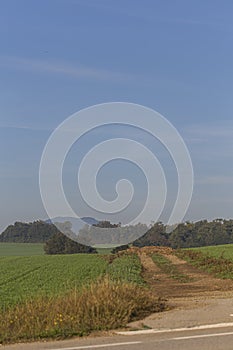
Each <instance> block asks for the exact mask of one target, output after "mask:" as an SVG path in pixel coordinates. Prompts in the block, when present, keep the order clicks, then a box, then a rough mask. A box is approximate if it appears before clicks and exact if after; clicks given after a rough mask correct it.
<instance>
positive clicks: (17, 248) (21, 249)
mask: <svg viewBox="0 0 233 350" xmlns="http://www.w3.org/2000/svg"><path fill="white" fill-rule="evenodd" d="M42 254H44V249H43V244H42V243H0V257H1V256H32V255H42Z"/></svg>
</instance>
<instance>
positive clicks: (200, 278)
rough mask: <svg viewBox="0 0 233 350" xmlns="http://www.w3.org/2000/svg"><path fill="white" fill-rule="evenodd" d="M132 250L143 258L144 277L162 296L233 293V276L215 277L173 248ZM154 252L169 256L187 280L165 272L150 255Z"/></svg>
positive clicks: (157, 293) (176, 296)
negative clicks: (177, 254)
mask: <svg viewBox="0 0 233 350" xmlns="http://www.w3.org/2000/svg"><path fill="white" fill-rule="evenodd" d="M132 250H134V252H135V253H137V254H138V256H139V258H140V260H141V263H142V266H143V277H144V279H145V280H146V281H147V283H148V284H149V285H150V286H151V289H152V291H154V292H155V294H156V295H158V296H160V297H165V298H183V297H191V296H196V295H199V296H200V295H207V294H208V295H209V296H210V297H211V296H212V297H213V296H214V295H216V296H220V295H222V296H224V295H225V296H227V295H228V294H229V295H230V294H231V295H232V294H233V280H230V279H220V278H216V277H214V276H212V275H211V274H208V273H205V272H203V271H201V270H199V269H197V268H195V267H194V266H192V265H191V264H189V263H187V262H186V261H185V260H182V259H179V258H178V257H177V256H175V255H174V253H173V250H172V249H171V248H166V247H161V248H160V247H144V248H136V249H135V248H133V249H132ZM152 253H159V254H161V255H163V256H165V257H166V258H167V259H169V260H170V261H171V263H172V264H173V265H175V266H176V268H177V270H178V271H179V273H181V274H184V275H186V276H187V282H180V281H178V280H175V279H173V278H171V277H170V276H169V275H167V274H164V273H162V272H161V270H160V268H159V267H157V266H156V264H155V263H154V262H153V260H152V258H151V257H150V254H152Z"/></svg>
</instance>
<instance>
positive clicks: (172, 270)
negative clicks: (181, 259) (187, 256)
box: [151, 253, 190, 283]
mask: <svg viewBox="0 0 233 350" xmlns="http://www.w3.org/2000/svg"><path fill="white" fill-rule="evenodd" d="M151 258H152V260H153V262H154V263H155V264H156V265H157V266H158V267H159V268H160V270H161V272H162V273H165V274H167V275H168V276H169V277H170V278H173V279H175V280H177V281H179V282H182V283H185V282H189V281H190V277H189V276H187V275H185V274H183V273H181V272H179V270H178V268H177V267H176V266H175V265H174V264H172V263H171V261H170V260H169V259H167V258H166V257H165V256H164V255H161V254H158V253H156V254H155V253H154V254H152V255H151Z"/></svg>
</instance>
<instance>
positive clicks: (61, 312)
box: [0, 277, 165, 343]
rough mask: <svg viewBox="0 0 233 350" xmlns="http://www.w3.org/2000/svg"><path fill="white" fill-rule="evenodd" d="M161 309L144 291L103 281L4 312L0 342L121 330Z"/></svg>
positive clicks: (1, 321) (148, 293)
mask: <svg viewBox="0 0 233 350" xmlns="http://www.w3.org/2000/svg"><path fill="white" fill-rule="evenodd" d="M164 309H165V303H164V301H163V300H160V299H158V298H156V297H155V296H154V295H152V294H151V293H150V292H149V291H148V290H147V289H145V288H143V287H139V286H137V285H136V284H130V283H124V282H118V281H111V280H110V279H109V278H108V277H105V278H102V279H100V280H98V281H97V282H93V283H91V284H90V285H88V286H85V287H83V288H82V289H81V290H78V291H75V290H74V291H72V292H69V293H68V294H66V295H64V296H60V297H50V298H49V297H41V298H37V299H34V300H28V301H27V302H25V303H23V304H19V305H17V306H15V307H14V308H11V309H8V310H6V311H4V312H3V313H2V314H1V315H0V342H1V343H7V342H15V341H23V340H29V339H31V340H32V339H41V338H56V337H57V338H65V337H69V336H72V335H79V336H82V335H86V334H89V333H90V332H91V331H96V330H109V329H115V328H119V327H124V326H126V325H127V323H128V322H130V321H132V320H135V319H140V318H143V317H144V316H146V315H148V314H150V313H152V312H159V311H162V310H164Z"/></svg>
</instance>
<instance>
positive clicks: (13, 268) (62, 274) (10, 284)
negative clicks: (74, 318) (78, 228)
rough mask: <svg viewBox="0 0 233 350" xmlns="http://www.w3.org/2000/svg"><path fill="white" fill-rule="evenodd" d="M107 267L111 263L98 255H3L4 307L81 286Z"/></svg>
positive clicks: (0, 301)
mask: <svg viewBox="0 0 233 350" xmlns="http://www.w3.org/2000/svg"><path fill="white" fill-rule="evenodd" d="M106 269H107V262H106V261H104V260H103V259H101V257H100V256H99V255H97V254H93V255H88V254H79V255H78V254H77V255H56V256H55V255H54V256H48V255H41V256H31V257H29V256H28V257H26V256H25V257H13V256H11V257H10V256H9V257H0V295H1V299H0V309H3V308H6V307H8V306H11V305H16V304H17V303H19V302H22V301H24V300H27V299H28V298H32V297H36V296H38V295H49V296H53V295H54V296H56V295H59V294H61V293H64V292H66V291H68V290H71V289H74V288H79V287H80V286H82V285H83V284H84V283H89V282H90V281H93V280H96V278H97V277H99V276H100V275H102V274H104V273H105V271H106Z"/></svg>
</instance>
